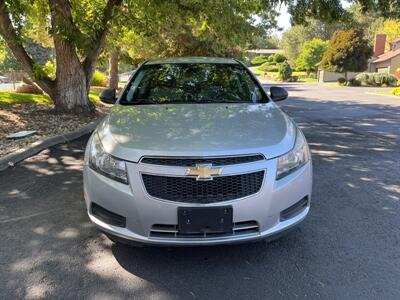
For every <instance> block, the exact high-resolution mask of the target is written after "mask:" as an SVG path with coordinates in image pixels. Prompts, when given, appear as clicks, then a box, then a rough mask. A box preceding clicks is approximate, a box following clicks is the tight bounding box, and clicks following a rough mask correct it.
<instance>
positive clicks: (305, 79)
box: [298, 77, 318, 82]
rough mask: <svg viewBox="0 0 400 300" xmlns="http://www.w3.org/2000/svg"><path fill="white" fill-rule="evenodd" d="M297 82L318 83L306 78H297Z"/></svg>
mask: <svg viewBox="0 0 400 300" xmlns="http://www.w3.org/2000/svg"><path fill="white" fill-rule="evenodd" d="M298 82H318V81H317V78H309V77H306V78H299V80H298Z"/></svg>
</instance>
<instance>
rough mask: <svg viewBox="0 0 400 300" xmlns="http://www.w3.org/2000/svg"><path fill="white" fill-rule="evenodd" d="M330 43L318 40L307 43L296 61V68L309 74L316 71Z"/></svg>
mask: <svg viewBox="0 0 400 300" xmlns="http://www.w3.org/2000/svg"><path fill="white" fill-rule="evenodd" d="M328 43H329V42H328V41H323V40H321V39H318V38H314V39H312V40H310V41H306V42H305V43H304V45H303V48H302V49H301V53H300V55H299V57H298V58H297V60H296V67H297V68H298V69H301V70H306V71H307V73H310V72H312V71H315V70H316V68H317V67H316V64H317V63H319V62H320V61H321V59H322V56H323V55H324V53H325V50H326V48H327V47H328Z"/></svg>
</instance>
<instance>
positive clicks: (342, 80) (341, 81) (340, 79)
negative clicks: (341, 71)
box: [337, 77, 346, 85]
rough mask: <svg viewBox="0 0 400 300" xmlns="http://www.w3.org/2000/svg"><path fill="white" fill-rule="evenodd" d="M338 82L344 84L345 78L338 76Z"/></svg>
mask: <svg viewBox="0 0 400 300" xmlns="http://www.w3.org/2000/svg"><path fill="white" fill-rule="evenodd" d="M337 81H338V82H339V84H340V85H343V84H345V83H346V78H344V77H340V78H338V80H337Z"/></svg>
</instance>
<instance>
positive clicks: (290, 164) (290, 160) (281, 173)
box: [276, 129, 310, 180]
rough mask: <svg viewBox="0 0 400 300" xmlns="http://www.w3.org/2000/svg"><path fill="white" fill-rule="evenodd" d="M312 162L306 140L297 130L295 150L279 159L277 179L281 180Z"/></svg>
mask: <svg viewBox="0 0 400 300" xmlns="http://www.w3.org/2000/svg"><path fill="white" fill-rule="evenodd" d="M309 160H310V151H309V149H308V145H307V142H306V139H305V138H304V136H303V134H302V133H301V132H300V130H298V129H297V133H296V142H295V144H294V147H293V149H292V150H291V151H290V152H288V153H286V154H284V155H282V156H280V157H279V158H278V168H277V171H276V179H277V180H278V179H281V178H283V177H285V176H287V175H289V174H290V173H292V172H294V171H296V170H297V169H299V168H300V167H302V166H303V165H304V164H306V163H307V162H308V161H309Z"/></svg>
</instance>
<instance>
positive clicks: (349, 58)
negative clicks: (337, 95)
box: [321, 30, 372, 82]
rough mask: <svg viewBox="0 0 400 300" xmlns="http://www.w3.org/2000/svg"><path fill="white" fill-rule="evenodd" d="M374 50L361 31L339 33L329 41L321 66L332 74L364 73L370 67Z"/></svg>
mask: <svg viewBox="0 0 400 300" xmlns="http://www.w3.org/2000/svg"><path fill="white" fill-rule="evenodd" d="M371 55H372V49H371V47H370V45H369V44H368V41H367V40H366V39H365V38H364V35H363V32H362V31H361V30H348V31H337V32H336V33H335V34H334V35H333V37H332V39H331V40H330V41H329V45H328V48H327V50H326V52H325V53H324V55H323V57H322V61H321V66H322V67H323V68H324V69H326V70H328V71H331V72H339V73H344V74H345V79H346V82H347V72H362V71H365V70H366V68H367V66H368V59H369V58H370V57H371Z"/></svg>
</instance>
